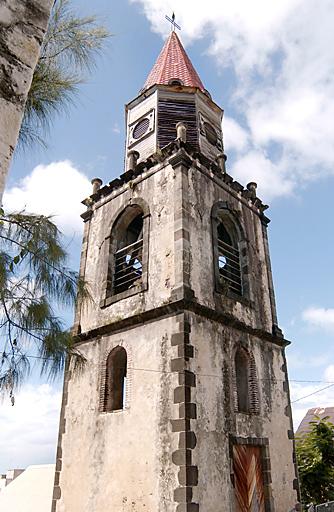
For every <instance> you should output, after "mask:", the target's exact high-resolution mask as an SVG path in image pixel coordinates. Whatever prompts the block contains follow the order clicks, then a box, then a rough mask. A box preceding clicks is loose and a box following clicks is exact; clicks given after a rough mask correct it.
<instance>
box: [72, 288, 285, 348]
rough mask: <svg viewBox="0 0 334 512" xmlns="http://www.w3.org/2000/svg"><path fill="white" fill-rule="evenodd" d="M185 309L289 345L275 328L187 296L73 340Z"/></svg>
mask: <svg viewBox="0 0 334 512" xmlns="http://www.w3.org/2000/svg"><path fill="white" fill-rule="evenodd" d="M185 311H189V312H193V313H195V314H197V315H199V316H202V317H204V318H207V319H209V320H213V321H215V322H218V323H220V324H222V325H226V326H229V327H233V328H234V329H236V330H238V331H241V332H244V333H247V334H249V335H251V336H254V337H257V338H260V339H262V340H264V341H268V342H270V343H274V344H275V345H279V346H281V347H286V346H287V345H290V341H289V340H286V339H285V338H284V337H283V335H281V333H280V332H277V331H276V330H275V329H274V330H273V332H274V334H272V333H269V332H267V331H264V330H263V329H257V328H254V327H251V326H249V325H246V324H245V323H244V322H242V321H240V320H238V319H237V318H235V317H233V316H232V315H229V314H228V313H223V312H219V311H216V310H215V309H212V308H210V307H208V306H204V305H202V304H199V303H198V302H197V301H196V300H195V299H191V298H188V297H187V298H183V299H180V300H176V301H174V302H169V303H167V304H163V305H162V306H159V307H156V308H153V309H149V310H147V311H143V312H142V313H138V314H136V315H133V316H130V317H127V318H123V319H121V320H117V321H115V322H112V323H109V324H105V325H101V326H100V327H96V328H94V329H91V330H89V331H86V332H82V333H80V334H78V335H76V336H75V341H76V342H77V343H80V342H86V341H89V340H90V339H95V338H97V337H100V336H104V335H108V334H112V333H115V332H120V331H123V330H126V329H129V328H131V327H136V326H137V325H140V324H144V323H148V322H152V321H154V320H157V319H159V318H163V317H168V316H171V315H175V314H176V313H182V312H185ZM276 332H277V334H276Z"/></svg>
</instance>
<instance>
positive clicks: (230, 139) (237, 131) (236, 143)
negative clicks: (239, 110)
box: [223, 116, 249, 151]
mask: <svg viewBox="0 0 334 512" xmlns="http://www.w3.org/2000/svg"><path fill="white" fill-rule="evenodd" d="M223 131H224V145H225V150H226V151H230V150H236V151H243V150H244V149H247V148H248V146H249V134H248V132H247V130H245V129H244V128H242V126H240V124H238V123H237V122H236V121H235V120H234V119H232V117H228V116H224V118H223Z"/></svg>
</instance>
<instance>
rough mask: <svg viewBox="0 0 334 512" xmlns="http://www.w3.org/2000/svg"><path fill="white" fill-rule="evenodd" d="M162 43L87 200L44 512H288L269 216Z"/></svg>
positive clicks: (179, 51) (290, 454)
mask: <svg viewBox="0 0 334 512" xmlns="http://www.w3.org/2000/svg"><path fill="white" fill-rule="evenodd" d="M222 116H223V111H222V110H221V109H220V108H219V106H217V105H216V104H215V103H214V102H213V101H212V99H211V97H210V94H209V93H208V92H207V91H206V90H205V88H204V86H203V84H202V82H201V80H200V78H199V76H198V75H197V73H196V71H195V69H194V68H193V66H192V64H191V62H190V60H189V58H188V56H187V55H186V53H185V51H184V49H183V47H182V45H181V43H180V40H179V39H178V37H177V35H176V33H175V32H172V33H171V35H170V37H169V38H168V40H167V41H166V43H165V46H164V48H163V49H162V52H161V53H160V55H159V57H158V60H157V62H156V64H155V65H154V67H153V69H152V71H151V73H150V74H149V77H148V79H147V81H146V83H145V85H144V87H143V89H142V90H141V91H140V93H139V96H138V97H137V98H136V99H134V100H133V101H131V102H130V103H129V104H128V105H127V107H126V124H127V140H126V148H127V151H126V156H127V158H126V165H125V170H124V173H123V174H121V175H120V177H119V178H117V179H114V180H113V181H111V182H110V183H108V184H107V185H104V186H102V183H101V181H100V180H98V179H96V180H93V194H92V195H91V196H90V197H89V198H88V199H86V200H85V204H86V205H87V211H86V212H85V213H84V214H83V215H82V217H83V220H84V223H85V230H84V239H83V247H82V257H81V266H80V271H81V275H82V276H83V277H84V278H85V279H86V281H88V283H90V286H91V290H92V295H93V302H90V303H88V304H85V305H82V306H79V307H78V309H77V313H76V321H75V326H74V329H75V333H76V335H77V348H78V350H80V352H81V353H82V354H83V355H84V356H85V358H86V364H85V366H84V368H83V370H82V371H81V372H75V371H73V367H72V363H70V364H69V365H68V368H67V371H66V374H65V383H64V394H63V404H62V412H61V421H60V431H59V443H58V452H57V465H56V475H55V488H54V498H53V509H52V510H53V511H57V512H79V511H80V512H107V511H112V512H130V511H131V512H133V511H135V512H198V511H200V512H219V511H221V512H246V511H260V512H264V511H266V512H268V511H271V512H273V511H275V512H286V511H290V510H291V509H292V508H293V507H294V505H295V504H296V502H297V500H298V483H297V479H296V468H295V463H294V447H293V430H292V422H291V408H290V401H289V384H288V377H287V368H286V361H285V353H284V351H285V347H286V345H287V344H288V342H287V341H286V340H285V339H284V337H283V335H282V332H281V330H280V329H279V327H278V325H277V318H276V309H275V300H274V291H273V283H272V276H271V268H270V259H269V251H268V240H267V225H268V222H269V219H268V218H267V217H266V216H265V215H264V211H265V209H266V208H267V207H266V206H265V205H264V204H263V203H262V202H261V200H260V199H259V198H258V197H257V195H256V184H255V183H249V184H248V185H247V187H246V188H244V187H243V186H242V185H241V184H240V183H238V182H236V181H234V180H233V178H232V177H231V176H229V175H228V174H227V172H226V169H225V160H226V157H225V155H224V152H223V137H222V130H221V120H222Z"/></svg>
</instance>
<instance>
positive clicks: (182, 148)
mask: <svg viewBox="0 0 334 512" xmlns="http://www.w3.org/2000/svg"><path fill="white" fill-rule="evenodd" d="M168 163H170V164H171V165H172V166H173V167H174V168H175V167H176V166H177V165H184V166H185V167H187V168H190V167H194V168H195V169H198V170H199V171H201V172H202V173H204V174H206V175H207V177H208V178H209V179H211V180H213V181H215V183H217V185H219V186H221V187H223V188H224V189H226V190H228V191H229V193H230V194H231V195H233V196H234V197H236V199H238V200H240V201H242V202H243V203H244V204H245V205H246V206H248V207H250V208H252V210H253V211H254V212H255V213H257V215H259V216H260V217H261V220H262V222H263V223H264V224H265V225H267V224H268V223H269V222H270V219H269V218H268V217H266V216H265V215H264V211H265V210H266V209H267V208H268V206H267V205H266V204H264V203H263V202H262V201H261V199H259V198H258V197H253V196H252V194H251V192H250V191H249V190H248V189H247V188H244V187H243V185H241V184H240V183H239V182H238V181H235V180H234V179H233V178H232V176H230V175H229V174H227V173H223V172H222V171H221V169H220V167H219V166H218V165H217V162H215V161H213V160H210V159H209V158H207V157H205V156H204V155H202V154H201V153H196V152H195V151H194V150H193V148H191V146H190V145H189V144H188V143H187V142H182V141H181V140H179V139H176V140H175V141H173V142H170V143H169V144H168V145H167V146H165V147H164V148H163V149H161V150H159V151H158V152H157V153H155V154H154V155H151V156H150V157H149V158H147V159H146V160H143V161H141V162H139V163H138V164H137V165H136V167H135V169H134V170H130V171H127V172H125V173H123V174H121V175H120V176H119V177H118V178H115V179H114V180H112V181H110V182H109V184H108V185H104V186H103V187H101V188H100V189H99V190H98V191H97V192H96V193H95V194H92V195H91V196H89V197H88V198H86V199H85V200H84V201H82V202H83V204H85V205H86V206H88V207H89V208H92V207H93V205H94V204H96V203H98V202H99V201H101V200H103V199H104V198H106V197H107V196H109V195H110V194H112V193H113V192H115V191H116V190H120V191H121V188H122V187H124V185H126V184H131V182H134V181H137V180H138V179H139V180H140V177H141V176H142V175H143V178H144V173H145V174H147V171H149V170H151V169H152V168H153V167H154V166H159V165H160V167H161V166H162V167H163V166H164V165H167V164H168ZM162 164H164V165H162ZM152 171H153V169H152ZM98 206H99V205H98ZM84 215H85V214H83V218H84Z"/></svg>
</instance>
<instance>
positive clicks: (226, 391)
mask: <svg viewBox="0 0 334 512" xmlns="http://www.w3.org/2000/svg"><path fill="white" fill-rule="evenodd" d="M190 323H191V335H190V342H191V344H192V346H193V347H194V357H193V358H192V359H191V362H190V366H189V368H190V370H191V371H193V373H195V374H196V387H195V388H194V390H193V398H192V400H193V401H194V403H196V406H197V419H196V421H194V422H193V430H194V432H195V435H196V439H197V444H196V448H195V449H194V450H193V464H195V465H196V466H197V467H198V469H199V471H198V477H199V481H198V486H196V487H194V501H196V502H197V503H199V504H200V510H205V511H207V512H214V511H216V510H219V507H220V506H221V503H225V504H226V508H224V510H226V512H229V511H231V512H233V511H234V506H233V503H234V491H233V486H232V483H231V474H232V473H233V468H232V462H231V454H230V452H231V445H232V444H233V441H232V438H231V436H232V437H233V439H236V438H239V437H241V438H244V439H248V438H251V439H252V442H253V443H254V444H255V445H256V444H260V443H266V445H265V446H266V449H267V452H268V457H267V460H266V461H264V465H265V464H266V465H267V467H266V468H265V470H266V471H265V475H266V478H267V482H265V483H271V485H270V487H269V490H268V492H269V493H270V496H268V501H269V500H270V501H271V503H270V506H271V508H268V510H271V511H273V510H274V511H276V512H281V511H282V512H283V511H288V510H291V509H292V508H293V506H294V505H295V503H296V502H297V494H296V490H295V489H294V485H295V484H294V481H295V477H296V475H295V468H294V464H293V444H292V443H293V441H292V439H291V434H292V432H291V431H290V428H291V425H290V418H289V415H287V409H286V407H287V403H288V397H287V391H286V390H287V387H286V376H285V372H284V371H283V370H284V367H283V365H284V359H283V355H282V348H281V347H279V346H277V345H274V344H272V343H268V342H267V341H263V340H261V339H259V338H255V337H251V336H248V335H246V334H245V333H242V332H239V331H238V330H236V329H233V328H230V327H226V326H222V325H218V324H216V323H215V324H214V325H212V322H211V321H209V320H207V319H203V318H201V317H198V316H196V315H191V318H190ZM240 343H243V345H245V346H247V347H248V349H249V350H250V351H251V352H252V353H253V355H254V358H255V362H256V371H257V378H258V386H259V399H260V408H259V414H245V413H240V412H235V408H234V400H233V392H234V390H233V366H234V353H235V350H236V347H237V346H238V345H239V344H240ZM282 368H283V370H282ZM268 461H269V462H268Z"/></svg>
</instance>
